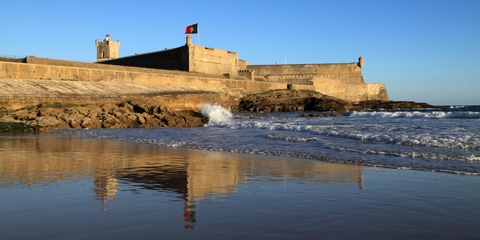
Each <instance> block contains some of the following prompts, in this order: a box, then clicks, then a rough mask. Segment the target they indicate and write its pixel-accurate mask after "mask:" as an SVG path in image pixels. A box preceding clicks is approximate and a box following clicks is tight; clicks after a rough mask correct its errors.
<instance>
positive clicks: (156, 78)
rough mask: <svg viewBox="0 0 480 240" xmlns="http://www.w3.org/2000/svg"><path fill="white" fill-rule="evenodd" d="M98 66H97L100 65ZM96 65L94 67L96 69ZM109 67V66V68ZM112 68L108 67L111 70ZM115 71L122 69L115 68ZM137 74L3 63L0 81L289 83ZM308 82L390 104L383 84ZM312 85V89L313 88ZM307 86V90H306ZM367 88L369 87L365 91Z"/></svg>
mask: <svg viewBox="0 0 480 240" xmlns="http://www.w3.org/2000/svg"><path fill="white" fill-rule="evenodd" d="M97 65H98V64H97ZM97 65H95V64H94V66H97ZM106 66H107V65H106ZM110 67H113V66H107V68H110ZM115 68H122V67H119V66H115ZM123 69H129V70H130V69H133V70H136V71H125V70H124V71H121V70H111V69H98V68H81V67H67V66H55V65H43V64H26V63H14V62H0V78H6V79H41V80H64V81H87V82H111V83H134V84H140V85H146V86H148V85H171V86H199V87H208V88H212V89H215V88H222V89H228V90H229V91H233V92H238V91H240V92H244V93H260V92H265V91H268V90H273V89H286V88H287V85H288V84H289V83H287V82H266V81H252V80H233V79H226V78H223V77H221V76H211V75H207V74H196V73H188V72H180V71H168V70H154V69H143V68H133V67H127V68H123ZM305 76H308V77H309V78H305V79H306V80H308V81H309V83H308V84H310V85H306V83H303V82H302V81H303V80H302V78H301V76H298V77H299V79H300V80H301V81H300V80H299V81H298V82H296V83H293V85H295V88H296V89H310V90H313V89H314V90H315V91H318V92H321V93H323V94H327V95H330V96H333V97H337V98H340V99H345V100H349V101H359V100H375V99H378V100H388V95H387V92H386V88H385V85H383V84H364V83H361V84H360V83H359V84H352V83H349V82H348V81H347V80H346V79H342V78H335V75H331V76H330V77H328V76H329V75H322V76H315V77H312V76H313V75H305ZM312 84H313V85H312ZM301 85H305V86H308V87H303V86H301ZM365 86H367V87H365Z"/></svg>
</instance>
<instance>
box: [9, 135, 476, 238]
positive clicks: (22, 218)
mask: <svg viewBox="0 0 480 240" xmlns="http://www.w3.org/2000/svg"><path fill="white" fill-rule="evenodd" d="M479 214H480V177H478V176H477V177H476V176H460V175H453V174H443V173H432V172H418V171H408V170H394V169H382V168H371V167H361V166H353V165H343V164H327V163H322V162H317V161H309V160H302V159H294V158H284V157H272V156H262V155H252V154H233V153H221V152H208V151H200V150H192V149H181V148H166V147H159V146H154V145H141V144H134V143H124V142H115V141H110V140H98V139H77V138H72V137H70V136H66V135H58V134H41V135H21V134H18V135H7V134H2V135H0V216H1V217H0V239H105V238H119V239H132V238H135V239H139V238H140V239H141V238H144V239H151V238H162V239H185V238H191V239H212V238H216V239H265V238H276V239H302V238H303V239H305V238H310V239H312V238H315V239H322V238H324V239H333V238H339V239H346V238H349V239H352V238H354V239H371V238H381V239H385V238H388V239H406V238H416V239H419V238H421V239H453V238H462V239H469V238H471V239H473V238H477V237H478V236H480V229H479V228H478V226H480V218H479V217H478V215H479Z"/></svg>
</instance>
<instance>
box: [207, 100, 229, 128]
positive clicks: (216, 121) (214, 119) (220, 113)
mask: <svg viewBox="0 0 480 240" xmlns="http://www.w3.org/2000/svg"><path fill="white" fill-rule="evenodd" d="M200 112H201V113H202V115H203V116H205V117H207V118H208V119H209V120H208V124H207V125H208V126H211V125H225V124H229V123H231V122H232V119H233V114H232V113H231V112H230V111H229V110H227V109H225V108H224V107H222V106H220V105H218V104H213V105H212V104H204V105H202V107H201V108H200Z"/></svg>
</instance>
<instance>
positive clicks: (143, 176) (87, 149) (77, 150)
mask: <svg viewBox="0 0 480 240" xmlns="http://www.w3.org/2000/svg"><path fill="white" fill-rule="evenodd" d="M0 154H1V156H2V157H1V159H0V188H12V187H16V186H17V185H18V184H19V185H20V186H22V187H27V188H35V187H36V186H43V185H48V184H51V183H53V182H56V181H59V180H64V181H67V182H75V181H79V180H85V179H87V180H90V179H93V183H92V185H93V187H92V190H93V199H94V200H95V201H101V202H102V203H103V204H102V206H103V210H104V211H106V210H108V202H109V201H114V200H115V199H116V195H117V192H118V189H119V188H120V187H121V186H122V185H132V186H134V187H125V188H126V189H127V190H128V189H130V190H133V191H134V190H135V189H136V188H141V189H147V190H155V191H160V192H169V193H173V194H174V195H175V196H176V197H177V198H180V199H182V200H183V201H185V206H184V209H183V212H184V213H183V217H184V220H185V221H186V222H188V223H194V222H195V221H196V218H197V216H196V213H195V209H196V203H197V202H198V201H200V200H202V199H206V198H216V197H218V196H221V195H228V194H230V193H235V192H236V191H237V186H238V185H239V184H241V183H246V182H248V181H273V182H275V181H286V180H287V179H290V178H296V179H302V181H303V182H305V183H309V182H322V183H334V182H352V181H353V182H359V184H360V188H361V189H363V188H364V186H363V180H362V167H358V166H349V165H340V164H338V165H336V164H325V163H321V162H315V161H304V160H299V161H292V160H291V159H290V160H289V161H287V160H286V159H283V158H276V159H275V160H271V159H267V158H265V157H262V156H257V155H249V156H247V157H246V155H242V154H229V153H220V152H207V151H199V150H190V149H171V148H166V147H159V146H153V145H140V144H132V143H122V142H115V141H109V140H97V139H77V138H71V137H70V136H65V135H57V134H42V135H2V136H0ZM185 227H186V228H190V227H193V225H188V224H187V225H186V226H185Z"/></svg>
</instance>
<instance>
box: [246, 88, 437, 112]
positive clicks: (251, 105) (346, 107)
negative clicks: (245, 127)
mask: <svg viewBox="0 0 480 240" xmlns="http://www.w3.org/2000/svg"><path fill="white" fill-rule="evenodd" d="M422 108H440V107H437V106H432V105H430V104H428V103H416V102H411V101H379V100H371V101H361V102H358V103H354V102H348V101H345V100H341V99H338V98H334V97H330V96H327V95H324V94H321V93H318V92H313V91H288V90H276V91H269V92H266V93H261V94H252V95H248V96H245V97H243V98H241V99H240V102H239V105H238V110H239V111H246V112H297V111H321V112H345V111H364V110H402V109H403V110H407V109H408V110H415V109H422Z"/></svg>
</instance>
